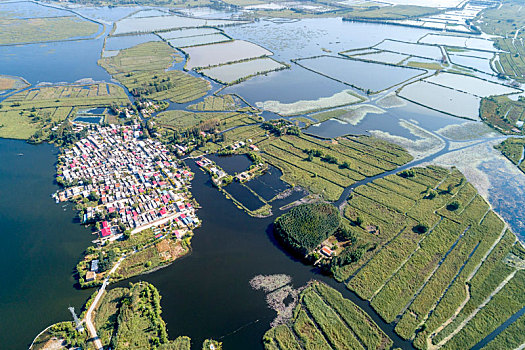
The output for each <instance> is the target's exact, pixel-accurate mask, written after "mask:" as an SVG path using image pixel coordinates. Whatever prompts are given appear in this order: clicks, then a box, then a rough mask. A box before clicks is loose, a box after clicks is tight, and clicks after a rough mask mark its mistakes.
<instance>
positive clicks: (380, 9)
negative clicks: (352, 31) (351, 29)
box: [344, 5, 441, 20]
mask: <svg viewBox="0 0 525 350" xmlns="http://www.w3.org/2000/svg"><path fill="white" fill-rule="evenodd" d="M439 12H441V11H440V10H438V9H436V8H433V7H425V6H413V5H396V6H369V7H354V8H353V10H352V11H351V12H350V13H348V14H347V15H346V16H345V17H344V19H346V20H353V19H360V20H389V19H399V20H401V19H408V18H417V17H423V16H428V15H431V14H436V13H439Z"/></svg>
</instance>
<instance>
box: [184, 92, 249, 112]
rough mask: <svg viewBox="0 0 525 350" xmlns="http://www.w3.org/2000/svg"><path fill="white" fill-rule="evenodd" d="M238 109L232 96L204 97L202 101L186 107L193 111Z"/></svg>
mask: <svg viewBox="0 0 525 350" xmlns="http://www.w3.org/2000/svg"><path fill="white" fill-rule="evenodd" d="M237 107H239V104H238V103H237V101H236V98H235V97H234V96H233V95H224V96H206V97H205V98H204V101H202V102H199V103H196V104H194V105H191V106H188V109H192V110H195V111H234V110H236V109H237Z"/></svg>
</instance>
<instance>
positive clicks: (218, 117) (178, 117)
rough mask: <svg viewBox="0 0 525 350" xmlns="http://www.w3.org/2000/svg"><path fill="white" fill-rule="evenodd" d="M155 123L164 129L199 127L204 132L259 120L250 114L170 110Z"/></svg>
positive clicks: (158, 117) (157, 118) (159, 116)
mask: <svg viewBox="0 0 525 350" xmlns="http://www.w3.org/2000/svg"><path fill="white" fill-rule="evenodd" d="M155 121H156V122H157V123H159V124H160V125H161V126H162V127H164V128H167V129H172V130H179V131H184V130H187V129H190V128H194V127H199V128H200V129H201V130H203V131H208V130H211V129H217V130H227V129H229V128H232V127H235V126H240V125H246V124H253V123H256V122H257V121H258V120H257V119H256V118H255V117H253V116H252V115H250V114H244V113H238V112H188V111H182V110H170V111H165V112H162V113H159V114H158V115H157V116H156V117H155Z"/></svg>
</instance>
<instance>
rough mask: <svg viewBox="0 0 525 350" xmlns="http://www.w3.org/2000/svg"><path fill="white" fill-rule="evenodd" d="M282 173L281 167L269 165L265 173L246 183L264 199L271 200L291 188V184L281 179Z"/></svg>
mask: <svg viewBox="0 0 525 350" xmlns="http://www.w3.org/2000/svg"><path fill="white" fill-rule="evenodd" d="M282 175H283V173H282V172H281V171H280V170H279V169H277V168H275V167H273V166H271V165H269V166H268V170H267V171H266V172H265V173H264V174H263V175H261V176H258V177H256V178H255V179H253V180H250V181H248V182H246V183H245V185H246V186H248V187H249V188H250V189H251V190H252V191H254V192H255V193H257V194H258V195H259V196H261V197H262V198H264V200H266V201H269V200H271V199H272V198H274V197H275V196H276V195H278V194H279V193H281V192H283V191H284V190H286V189H288V188H290V185H288V184H287V183H286V182H284V181H283V180H281V176H282Z"/></svg>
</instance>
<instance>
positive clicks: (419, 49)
mask: <svg viewBox="0 0 525 350" xmlns="http://www.w3.org/2000/svg"><path fill="white" fill-rule="evenodd" d="M374 48H375V49H378V50H385V51H392V52H398V53H402V54H406V55H410V56H418V57H423V58H428V59H432V60H441V58H442V57H443V53H442V52H441V49H440V48H439V47H436V46H429V45H420V44H414V43H407V42H401V41H394V40H385V41H383V42H381V43H379V44H377V45H376V46H374Z"/></svg>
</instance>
